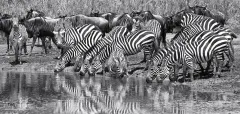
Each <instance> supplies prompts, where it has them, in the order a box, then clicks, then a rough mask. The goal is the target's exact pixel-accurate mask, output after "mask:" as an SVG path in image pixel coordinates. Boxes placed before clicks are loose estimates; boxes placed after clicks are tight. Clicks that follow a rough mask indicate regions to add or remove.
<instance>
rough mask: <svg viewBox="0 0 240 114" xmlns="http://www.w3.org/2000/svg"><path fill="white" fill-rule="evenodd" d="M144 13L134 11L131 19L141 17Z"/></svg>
mask: <svg viewBox="0 0 240 114" xmlns="http://www.w3.org/2000/svg"><path fill="white" fill-rule="evenodd" d="M141 12H142V11H132V13H131V14H130V16H131V17H133V18H135V17H137V16H139V15H140V14H141Z"/></svg>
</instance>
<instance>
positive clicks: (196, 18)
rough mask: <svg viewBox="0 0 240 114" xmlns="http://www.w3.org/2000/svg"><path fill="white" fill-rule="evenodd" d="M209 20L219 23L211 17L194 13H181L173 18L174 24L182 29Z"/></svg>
mask: <svg viewBox="0 0 240 114" xmlns="http://www.w3.org/2000/svg"><path fill="white" fill-rule="evenodd" d="M209 19H210V20H212V21H214V22H216V23H218V22H217V21H216V20H214V19H212V18H210V17H206V16H203V15H197V14H193V13H185V12H179V13H177V14H176V15H174V16H173V17H172V21H173V24H174V25H175V26H180V27H186V26H188V25H191V24H194V23H197V22H200V21H204V20H209ZM218 24H220V23H218ZM220 26H221V27H222V25H221V24H220Z"/></svg>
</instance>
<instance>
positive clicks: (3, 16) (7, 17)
mask: <svg viewBox="0 0 240 114" xmlns="http://www.w3.org/2000/svg"><path fill="white" fill-rule="evenodd" d="M10 18H12V15H9V14H3V15H2V14H1V13H0V19H10Z"/></svg>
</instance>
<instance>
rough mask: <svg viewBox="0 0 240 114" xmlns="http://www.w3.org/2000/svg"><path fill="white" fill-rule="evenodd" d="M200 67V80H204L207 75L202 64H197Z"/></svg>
mask: <svg viewBox="0 0 240 114" xmlns="http://www.w3.org/2000/svg"><path fill="white" fill-rule="evenodd" d="M197 64H198V66H199V67H200V70H201V73H200V78H202V76H203V75H205V72H204V68H203V66H202V64H201V63H197Z"/></svg>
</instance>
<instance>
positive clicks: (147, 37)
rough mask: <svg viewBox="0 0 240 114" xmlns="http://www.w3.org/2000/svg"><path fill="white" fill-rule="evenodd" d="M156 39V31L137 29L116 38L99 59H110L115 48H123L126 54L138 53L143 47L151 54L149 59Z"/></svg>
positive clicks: (148, 54) (147, 53)
mask: <svg viewBox="0 0 240 114" xmlns="http://www.w3.org/2000/svg"><path fill="white" fill-rule="evenodd" d="M154 39H155V35H154V33H153V32H151V31H147V30H139V31H136V32H134V33H131V34H130V35H128V36H126V38H124V37H119V38H115V40H114V42H115V43H114V44H112V46H111V45H110V46H109V47H108V49H107V48H106V49H105V50H109V51H102V52H101V53H100V55H99V59H100V61H101V60H102V61H104V60H106V59H108V58H109V56H110V53H111V52H112V50H114V48H119V49H122V50H123V53H124V56H128V55H134V54H137V53H139V52H140V51H141V50H142V49H143V50H144V51H145V53H146V55H147V56H149V59H150V58H151V56H152V52H153V43H154ZM111 48H112V49H111ZM106 55H107V56H106ZM126 59H127V58H126ZM126 61H127V60H126ZM127 62H128V61H127ZM97 64H99V63H97ZM92 66H93V65H92ZM95 66H97V65H95ZM91 68H93V67H91ZM98 68H99V67H98ZM90 71H91V72H94V73H95V72H96V70H93V69H90Z"/></svg>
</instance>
